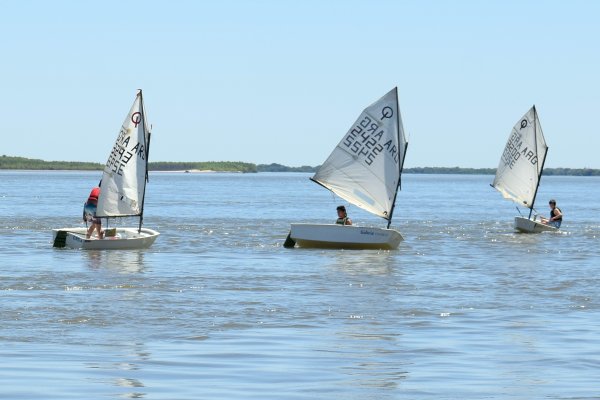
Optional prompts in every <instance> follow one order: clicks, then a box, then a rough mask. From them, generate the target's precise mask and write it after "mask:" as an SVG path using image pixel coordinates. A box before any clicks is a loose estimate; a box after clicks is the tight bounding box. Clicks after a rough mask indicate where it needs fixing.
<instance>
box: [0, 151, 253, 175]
mask: <svg viewBox="0 0 600 400" xmlns="http://www.w3.org/2000/svg"><path fill="white" fill-rule="evenodd" d="M103 168H104V165H103V164H99V163H87V162H78V161H44V160H37V159H32V158H25V157H9V156H5V155H4V156H2V157H0V169H28V170H79V171H102V169H103ZM149 169H150V171H186V170H202V171H205V170H210V171H218V172H256V165H255V164H252V163H245V162H232V161H206V162H161V161H159V162H151V163H150V164H149Z"/></svg>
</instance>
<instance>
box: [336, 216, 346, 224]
mask: <svg viewBox="0 0 600 400" xmlns="http://www.w3.org/2000/svg"><path fill="white" fill-rule="evenodd" d="M346 221H348V217H344V218H338V219H337V220H336V221H335V223H336V224H337V225H346Z"/></svg>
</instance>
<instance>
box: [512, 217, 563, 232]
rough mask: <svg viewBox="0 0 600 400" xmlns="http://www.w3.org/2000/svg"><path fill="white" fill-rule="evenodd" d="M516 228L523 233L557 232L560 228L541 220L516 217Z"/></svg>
mask: <svg viewBox="0 0 600 400" xmlns="http://www.w3.org/2000/svg"><path fill="white" fill-rule="evenodd" d="M515 229H516V230H518V231H519V232H523V233H541V232H556V231H558V228H555V227H553V226H551V225H546V224H543V223H542V222H541V221H539V220H534V219H529V218H525V217H515Z"/></svg>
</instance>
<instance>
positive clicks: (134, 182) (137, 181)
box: [53, 90, 159, 249]
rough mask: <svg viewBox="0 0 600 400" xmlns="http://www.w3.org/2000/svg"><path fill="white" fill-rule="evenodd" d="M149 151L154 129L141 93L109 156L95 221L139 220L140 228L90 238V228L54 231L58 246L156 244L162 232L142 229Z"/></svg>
mask: <svg viewBox="0 0 600 400" xmlns="http://www.w3.org/2000/svg"><path fill="white" fill-rule="evenodd" d="M149 150H150V130H149V129H148V124H147V122H146V112H145V108H144V100H143V98H142V91H141V90H140V91H139V92H138V94H137V96H136V98H135V100H134V102H133V105H132V106H131V109H130V110H129V113H128V114H127V117H126V118H125V121H124V122H123V125H122V126H121V130H120V131H119V135H118V136H117V140H116V142H115V144H114V146H113V149H112V151H111V152H110V154H109V156H108V161H107V163H106V165H105V167H104V172H103V174H102V181H101V182H102V190H101V191H100V195H99V196H98V199H97V203H98V204H97V208H96V213H95V218H100V219H105V220H106V221H108V220H109V219H114V218H120V217H139V226H138V227H137V228H120V227H119V228H112V229H106V230H105V232H104V237H103V238H101V237H98V236H92V237H89V238H88V237H87V229H86V228H80V227H77V228H62V229H54V230H53V246H54V247H71V248H82V249H142V248H147V247H150V246H151V245H152V244H153V243H154V241H155V240H156V238H157V237H158V235H159V233H158V232H157V231H155V230H152V229H148V228H142V223H143V219H144V200H145V195H146V183H147V181H148V155H149Z"/></svg>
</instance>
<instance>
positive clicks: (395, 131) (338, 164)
mask: <svg viewBox="0 0 600 400" xmlns="http://www.w3.org/2000/svg"><path fill="white" fill-rule="evenodd" d="M406 145H407V143H406V138H405V135H404V128H403V126H402V119H401V118H400V108H399V106H398V93H397V88H394V89H392V90H391V91H390V92H388V93H387V94H386V95H385V96H383V97H382V98H381V99H379V100H378V101H376V102H375V103H373V104H371V105H370V106H368V107H367V108H365V109H364V110H363V111H362V113H361V114H360V116H359V117H358V119H357V120H356V122H355V123H354V124H353V125H352V126H351V127H350V129H349V130H348V131H347V132H346V134H345V135H344V137H343V138H342V140H341V141H340V142H339V143H338V145H337V146H336V147H335V148H334V150H333V152H332V153H331V154H330V156H329V157H328V158H327V160H325V162H324V163H323V165H321V167H320V168H319V170H318V171H317V172H316V173H315V175H314V176H313V177H312V178H311V179H312V180H313V181H315V182H317V183H318V184H320V185H322V186H324V187H325V188H327V189H329V190H331V191H332V192H333V193H335V194H336V195H338V196H339V197H341V198H342V199H344V200H346V201H348V202H350V203H352V204H354V205H355V206H357V207H360V208H362V209H364V210H366V211H368V212H370V213H372V214H374V215H377V216H379V217H382V218H384V219H387V220H391V216H392V211H393V207H394V202H395V198H396V192H397V190H398V187H399V184H400V174H401V172H402V165H403V164H404V156H405V149H406Z"/></svg>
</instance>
